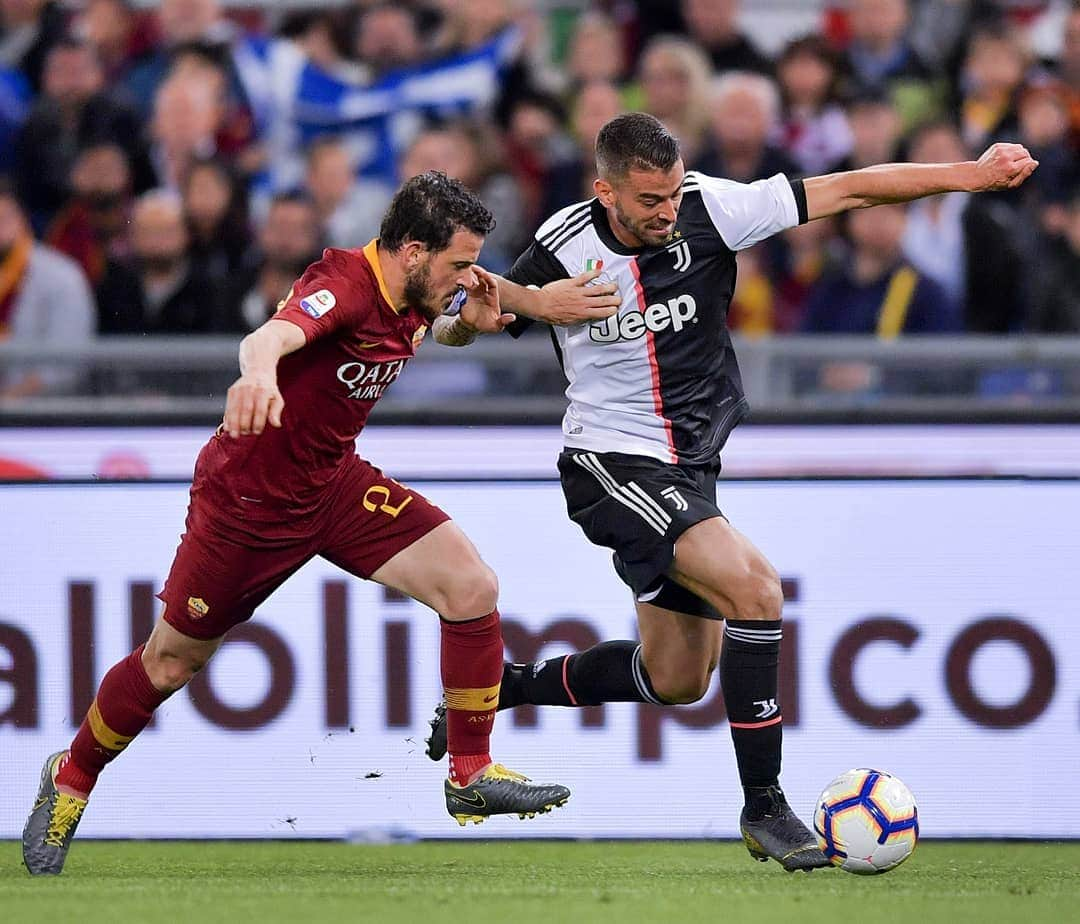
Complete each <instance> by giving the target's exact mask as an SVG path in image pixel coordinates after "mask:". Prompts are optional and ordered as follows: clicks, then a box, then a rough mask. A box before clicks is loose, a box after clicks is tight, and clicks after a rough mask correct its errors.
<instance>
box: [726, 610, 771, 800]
mask: <svg viewBox="0 0 1080 924" xmlns="http://www.w3.org/2000/svg"><path fill="white" fill-rule="evenodd" d="M782 624H783V621H782V620H780V619H773V620H757V619H755V620H732V619H729V620H727V622H726V625H725V627H724V647H723V650H722V652H721V654H720V686H721V689H722V690H723V692H724V706H725V708H726V709H727V715H728V723H729V724H730V726H731V738H732V741H733V742H734V743H735V760H736V762H737V763H738V765H739V779H740V780H741V782H742V785H743V792H744V794H745V797H746V803H747V806H753V805H756V804H757V803H759V802H760V801H761V799H760V798H758V797H759V796H761V795H762V792H761V791H762V790H764V789H766V788H768V787H775V786H777V785H779V784H778V780H779V776H780V746H781V740H782V737H783V731H782V729H783V724H782V723H781V721H780V707H779V704H778V703H777V695H776V693H777V684H778V677H777V674H778V666H779V663H780V635H781V626H782Z"/></svg>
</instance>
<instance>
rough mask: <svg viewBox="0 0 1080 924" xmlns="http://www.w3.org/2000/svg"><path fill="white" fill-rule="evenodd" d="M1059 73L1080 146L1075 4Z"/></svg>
mask: <svg viewBox="0 0 1080 924" xmlns="http://www.w3.org/2000/svg"><path fill="white" fill-rule="evenodd" d="M1057 75H1058V77H1059V78H1060V79H1061V82H1062V83H1063V84H1064V86H1065V92H1066V100H1067V103H1068V107H1069V126H1070V132H1071V135H1072V143H1073V147H1074V148H1077V147H1080V6H1078V5H1075V4H1074V5H1073V7H1072V9H1071V10H1070V12H1069V15H1068V17H1067V18H1066V20H1065V28H1064V31H1063V34H1062V39H1061V55H1060V56H1059V58H1058V61H1057Z"/></svg>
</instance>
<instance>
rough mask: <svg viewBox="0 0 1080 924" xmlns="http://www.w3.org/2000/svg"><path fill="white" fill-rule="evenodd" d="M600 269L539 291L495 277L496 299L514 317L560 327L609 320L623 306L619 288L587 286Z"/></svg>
mask: <svg viewBox="0 0 1080 924" xmlns="http://www.w3.org/2000/svg"><path fill="white" fill-rule="evenodd" d="M601 270H602V267H601V266H597V267H596V268H595V269H591V270H589V271H588V272H585V273H581V274H580V275H578V276H574V277H572V278H570V279H559V280H556V281H555V282H549V283H548V284H547V285H545V286H544V287H543V288H542V289H536V288H531V287H529V286H521V285H518V284H517V283H515V282H511V281H510V280H509V279H504V278H503V277H502V276H496V277H495V279H496V280H497V281H498V284H499V295H500V297H501V298H502V303H503V305H504V306H505V307H506V308H509V309H510V310H511V311H513V312H515V313H516V314H523V315H525V316H526V317H529V318H534V319H535V320H537V321H545V322H547V323H548V324H556V325H558V326H561V327H565V326H568V325H570V324H580V323H581V322H583V321H596V320H601V319H603V318H610V317H611V316H612V315H613V314H615V312H616V311H617V310H618V308H619V305H620V304H621V303H622V298H621V297H620V296H619V287H618V286H617V285H616V284H615V283H613V282H603V283H598V284H596V285H590V283H591V282H593V280H595V279H596V277H597V276H599V275H600V273H601Z"/></svg>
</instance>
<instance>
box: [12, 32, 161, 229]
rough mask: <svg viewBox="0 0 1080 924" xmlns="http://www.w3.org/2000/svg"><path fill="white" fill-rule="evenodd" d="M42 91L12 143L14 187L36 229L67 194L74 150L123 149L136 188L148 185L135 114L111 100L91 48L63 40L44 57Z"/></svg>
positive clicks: (48, 219)
mask: <svg viewBox="0 0 1080 924" xmlns="http://www.w3.org/2000/svg"><path fill="white" fill-rule="evenodd" d="M42 82H43V87H42V93H41V96H40V97H38V99H37V101H36V102H35V104H34V108H33V110H32V111H31V113H30V116H29V118H28V119H27V120H26V124H25V125H24V126H23V128H22V131H21V132H20V134H19V138H18V140H17V142H16V145H17V149H16V168H15V183H16V188H17V189H18V191H19V195H20V197H21V199H22V201H23V203H24V205H25V207H26V208H27V210H28V212H29V215H30V220H31V222H32V224H33V225H34V227H35V228H44V227H46V225H47V224H48V222H49V221H50V220H51V219H52V218H53V216H54V215H55V214H56V213H57V212H58V211H59V210H60V209H61V208H62V207H63V205H64V204H65V202H66V201H67V199H68V196H69V195H70V188H69V186H68V179H69V177H70V175H71V167H72V164H73V163H74V161H75V157H76V155H77V153H78V152H79V150H80V149H81V148H83V147H86V146H87V145H90V144H96V143H100V142H109V143H113V144H117V145H119V146H120V147H122V148H124V150H125V151H126V152H127V155H128V158H129V159H130V160H131V162H132V164H133V166H134V170H135V185H136V187H137V188H143V187H144V186H145V184H146V183H147V182H148V181H149V176H148V173H149V165H148V162H147V160H146V153H145V149H144V148H143V146H142V143H141V136H142V133H141V130H140V129H141V127H140V124H139V121H138V118H137V116H136V114H135V112H134V111H133V110H131V109H129V108H127V107H126V106H123V105H121V104H120V103H117V102H116V101H115V100H113V99H112V98H111V97H110V96H109V94H108V92H107V91H106V89H105V75H104V72H103V71H102V69H101V63H100V62H99V61H98V60H97V56H96V55H95V54H94V51H93V49H92V48H91V47H90V46H89V45H88V44H87V43H85V42H81V41H78V40H75V39H64V40H63V41H60V42H58V43H56V44H55V45H54V46H53V48H52V49H51V51H50V52H49V54H48V57H47V58H46V59H45V70H44V74H43V77H42Z"/></svg>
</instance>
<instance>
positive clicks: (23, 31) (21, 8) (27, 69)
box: [0, 0, 67, 93]
mask: <svg viewBox="0 0 1080 924" xmlns="http://www.w3.org/2000/svg"><path fill="white" fill-rule="evenodd" d="M0 25H2V27H3V31H2V32H0V66H3V67H8V68H12V69H14V70H17V71H21V72H22V74H23V76H24V77H26V79H27V80H28V81H29V82H30V86H31V87H32V88H33V90H34V92H35V93H36V92H37V91H38V90H40V89H41V86H42V72H43V71H44V69H45V59H46V58H47V57H48V55H49V52H50V50H52V47H53V45H55V44H56V43H57V42H59V41H60V40H61V39H63V37H64V34H65V32H66V30H67V14H66V13H65V12H64V10H63V7H62V6H61V5H60V4H59V3H57V2H55V0H2V2H0Z"/></svg>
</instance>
